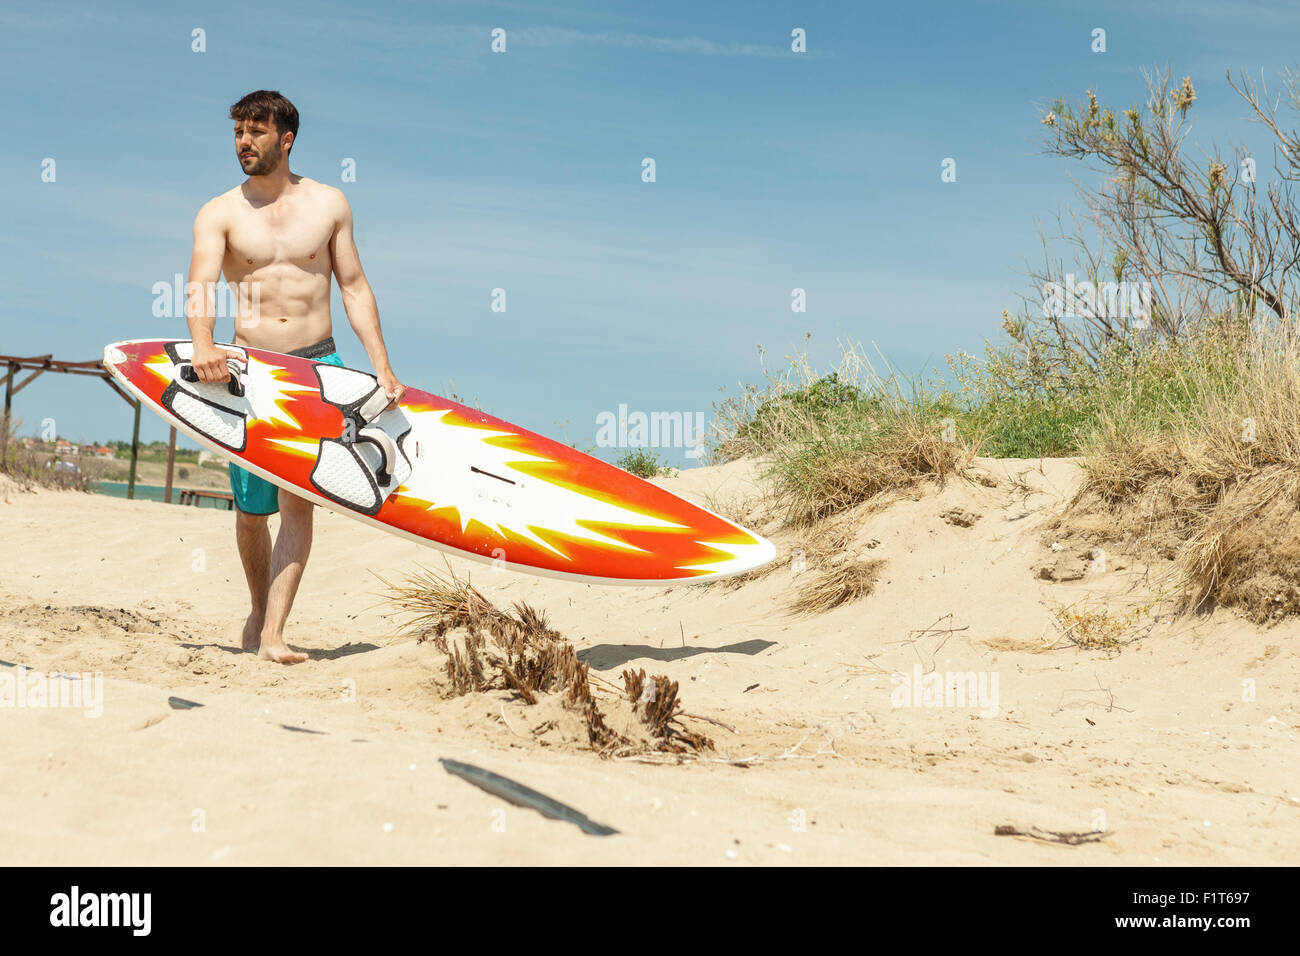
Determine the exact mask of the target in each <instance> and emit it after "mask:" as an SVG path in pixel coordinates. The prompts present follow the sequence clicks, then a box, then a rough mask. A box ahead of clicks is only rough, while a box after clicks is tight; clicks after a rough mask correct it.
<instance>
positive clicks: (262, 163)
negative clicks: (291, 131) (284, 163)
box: [239, 145, 284, 176]
mask: <svg viewBox="0 0 1300 956" xmlns="http://www.w3.org/2000/svg"><path fill="white" fill-rule="evenodd" d="M283 155H284V154H283V153H281V152H280V147H279V146H278V145H277V146H273V147H271V149H270V151H267V152H262V153H258V155H257V160H256V161H255V162H254V163H253V165H252V166H251V167H250V168H248V169H244V172H245V173H247V174H248V175H249V176H267V175H270V174H271V173H273V172H275V170H276V169H277V167H279V165H280V159H281V157H282V156H283ZM239 165H240V168H243V165H244V163H243V160H242V159H241V160H240V163H239Z"/></svg>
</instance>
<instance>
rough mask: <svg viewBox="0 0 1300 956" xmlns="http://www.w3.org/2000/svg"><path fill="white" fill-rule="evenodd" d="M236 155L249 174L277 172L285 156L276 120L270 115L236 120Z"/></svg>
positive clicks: (262, 174) (260, 174)
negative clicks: (261, 117)
mask: <svg viewBox="0 0 1300 956" xmlns="http://www.w3.org/2000/svg"><path fill="white" fill-rule="evenodd" d="M286 135H289V136H291V135H292V134H286ZM291 141H292V140H291ZM235 155H236V156H237V157H238V159H239V165H240V166H241V167H243V170H244V172H245V173H246V174H247V175H249V176H265V175H267V174H268V173H272V172H275V169H276V167H277V166H279V165H280V160H281V159H282V158H283V156H284V150H283V148H282V147H281V145H280V134H279V132H278V131H277V130H276V128H275V122H274V121H273V120H271V119H270V118H269V117H268V118H266V119H249V120H235Z"/></svg>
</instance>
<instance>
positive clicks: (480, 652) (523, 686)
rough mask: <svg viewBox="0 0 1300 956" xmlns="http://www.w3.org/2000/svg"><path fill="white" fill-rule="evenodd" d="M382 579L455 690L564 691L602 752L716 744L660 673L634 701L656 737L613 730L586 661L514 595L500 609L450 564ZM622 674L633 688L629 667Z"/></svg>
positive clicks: (641, 683) (526, 697) (526, 696)
mask: <svg viewBox="0 0 1300 956" xmlns="http://www.w3.org/2000/svg"><path fill="white" fill-rule="evenodd" d="M384 583H385V584H387V585H388V588H389V591H390V594H391V600H392V602H393V603H394V604H395V605H396V606H397V608H398V609H399V610H400V611H402V612H405V613H407V614H409V615H411V617H410V619H409V620H407V622H406V623H405V625H404V628H403V630H405V631H407V632H410V631H415V632H416V633H417V641H418V642H424V641H426V640H427V641H432V642H433V644H434V646H436V647H437V648H438V650H440V651H441V652H442V653H443V654H445V655H446V657H447V662H446V665H445V668H446V672H447V677H448V680H449V682H450V685H451V696H455V697H460V696H463V695H465V694H471V693H482V692H483V691H487V690H510V691H513V692H514V693H516V694H518V695H519V697H520V699H522V700H523V701H524V702H525V703H527V704H536V703H537V701H538V698H539V695H541V694H560V695H562V699H563V702H564V705H565V706H566V707H568V708H569V709H571V710H574V711H577V712H578V713H580V714H582V715H583V718H584V721H585V723H586V727H587V737H588V741H589V742H590V744H591V747H592V749H593V750H595V751H596V752H597V753H599V754H600V755H601V756H625V755H628V754H633V753H640V752H646V751H647V750H648V751H659V752H665V753H684V752H687V751H688V750H689V751H699V750H712V749H713V741H711V740H710V739H709V738H708V737H706V736H704V735H703V734H699V733H695V732H693V731H691V730H688V729H687V728H686V727H684V726H682V725H681V723H680V721H679V719H678V718H679V717H680V716H681V708H680V707H679V706H678V702H677V684H676V683H674V682H671V681H669V680H668V678H667V677H662V676H661V677H653V678H651V679H650V680H651V681H652V682H653V687H654V688H655V690H654V691H653V692H652V693H650V694H648V697H647V702H646V704H645V707H644V708H641V707H635V706H634V710H635V711H636V713H637V716H638V717H639V718H640V719H641V720H642V721H643V722H644V723H645V724H646V726H647V729H648V730H649V733H650V736H651V738H652V740H653V741H654V744H653V745H652V746H651V747H649V748H646V747H643V746H640V745H638V743H637V742H635V741H633V740H630V739H628V738H627V737H625V736H624V735H622V734H620V733H618V732H617V731H615V730H613V729H612V728H611V727H610V726H609V724H608V722H607V720H606V717H605V715H604V713H602V711H601V709H600V706H599V705H598V704H597V702H596V699H595V697H594V696H593V695H592V692H591V679H590V673H589V669H588V666H587V665H586V664H584V663H583V662H582V661H580V660H578V656H577V651H576V650H575V649H574V647H573V645H572V644H570V643H569V642H568V641H567V640H565V638H564V637H563V636H562V635H561V634H560V633H559V632H558V631H556V630H555V629H554V628H552V627H551V626H550V625H549V624H548V623H547V621H546V616H545V615H544V614H543V613H542V612H540V611H538V610H536V609H534V608H532V607H530V606H528V605H527V604H523V603H521V602H516V603H515V604H514V605H513V606H512V608H511V610H510V611H502V610H501V609H499V608H497V607H496V606H495V605H493V604H492V602H491V601H489V600H488V599H487V598H486V597H484V596H483V595H482V594H481V593H480V592H479V591H478V590H477V589H476V588H474V587H472V586H471V585H470V584H469V583H468V582H467V581H462V580H461V579H460V578H458V577H457V576H456V574H455V573H454V572H452V571H451V570H450V568H449V569H448V573H447V575H446V576H442V575H438V574H436V573H434V572H432V571H428V570H425V569H421V571H420V572H419V573H417V574H413V575H410V576H408V577H407V579H406V580H405V582H404V583H402V584H397V585H394V584H389V583H388V582H384ZM455 629H461V630H463V631H464V632H465V637H464V641H463V645H464V650H463V651H462V649H461V647H460V646H459V645H457V644H456V643H455V642H453V641H449V640H448V639H447V634H448V633H449V632H450V631H452V630H455ZM644 674H645V672H644V671H642V672H641V676H640V677H639V678H638V681H637V684H636V688H637V691H636V695H635V696H634V697H633V698H632V700H633V703H634V705H635V704H636V703H637V702H638V701H639V700H640V699H641V695H642V693H643V692H644V691H645V688H646V687H647V686H648V685H646V684H645V678H644ZM623 677H624V683H625V686H626V687H627V688H628V692H629V694H630V693H631V686H632V685H631V684H630V683H629V674H628V672H625V673H624V675H623Z"/></svg>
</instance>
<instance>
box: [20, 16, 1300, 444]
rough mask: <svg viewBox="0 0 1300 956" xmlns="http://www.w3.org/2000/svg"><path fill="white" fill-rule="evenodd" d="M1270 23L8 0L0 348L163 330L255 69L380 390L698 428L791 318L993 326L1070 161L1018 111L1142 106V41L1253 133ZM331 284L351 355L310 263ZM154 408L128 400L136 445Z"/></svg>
mask: <svg viewBox="0 0 1300 956" xmlns="http://www.w3.org/2000/svg"><path fill="white" fill-rule="evenodd" d="M1297 27H1300V6H1297V5H1296V4H1294V3H1292V2H1277V3H1273V2H1264V3H1254V4H1235V3H1227V2H1206V0H1192V2H1190V3H1152V4H1142V3H1137V4H1132V3H1127V2H1124V3H1119V2H1089V3H1072V2H1065V3H1049V4H1043V3H1041V2H994V3H980V4H971V3H966V2H945V3H925V2H909V3H890V4H876V3H868V2H841V3H823V2H789V3H781V2H712V3H701V2H698V0H695V2H675V0H656V2H655V3H651V4H647V3H616V2H570V3H563V2H562V3H546V4H541V3H492V2H463V3H462V2H433V3H386V2H382V0H374V2H369V3H365V4H357V3H335V2H328V0H323V2H322V0H313V2H310V3H273V4H263V3H244V2H239V0H231V2H223V3H221V4H215V3H191V4H187V3H183V2H173V3H166V4H163V3H157V4H136V3H131V2H120V3H113V4H111V5H110V4H80V3H76V2H60V3H59V4H44V3H42V4H35V3H31V4H27V3H21V2H18V3H15V2H12V0H6V3H5V5H4V7H3V9H2V10H0V102H2V103H3V104H4V107H3V115H4V118H5V121H6V122H5V125H6V134H7V135H5V136H4V142H3V145H0V282H3V293H0V354H5V355H21V356H25V355H44V354H47V353H52V354H53V356H54V357H55V358H58V359H65V360H71V361H80V360H87V359H98V358H99V357H100V356H101V354H102V350H103V346H104V345H105V344H107V343H109V342H113V341H117V340H121V339H129V338H145V337H160V338H161V337H175V338H187V337H188V332H187V331H186V328H185V324H184V320H183V318H180V317H168V316H161V317H160V316H155V314H154V311H155V299H156V294H155V292H154V291H153V290H154V287H155V284H157V283H159V282H163V283H171V282H172V281H173V277H174V276H175V275H176V274H177V273H181V274H184V273H185V272H186V270H187V268H188V264H189V257H190V251H191V230H192V223H193V219H194V215H195V213H196V212H197V211H198V209H199V207H200V206H201V205H203V203H204V202H205V201H207V200H208V199H209V198H211V197H212V196H214V195H217V194H219V193H222V192H225V191H227V190H228V189H230V188H232V187H233V186H235V185H237V184H238V183H239V182H240V181H241V180H242V178H243V176H242V173H241V172H240V170H239V167H238V164H237V162H236V158H235V154H234V146H233V138H232V133H231V127H232V123H231V121H230V120H229V119H228V110H229V107H230V104H231V103H233V102H234V101H235V100H237V99H238V98H239V97H240V96H242V95H243V94H244V93H246V92H249V91H251V90H254V89H259V88H267V89H276V90H279V91H280V92H282V93H284V94H285V95H286V96H288V97H289V98H290V99H291V100H292V101H293V102H294V103H295V105H296V106H297V107H298V110H299V112H300V114H301V117H302V121H301V128H300V130H299V135H298V138H297V140H296V141H295V144H294V148H293V155H292V168H293V170H294V171H295V172H296V173H300V174H302V175H305V176H309V177H311V178H313V179H316V180H319V181H320V182H324V183H329V184H331V185H334V186H338V187H339V188H341V189H343V190H344V191H345V193H346V194H347V197H348V200H349V202H350V203H351V205H352V209H353V214H354V217H355V237H356V241H357V245H358V249H359V251H360V254H361V261H362V264H363V266H364V268H365V271H366V274H367V276H368V278H369V280H370V284H371V286H372V287H373V289H374V291H375V295H376V298H377V301H378V304H379V313H380V318H381V321H382V325H383V330H384V335H385V339H386V341H387V344H388V349H389V352H390V355H391V357H392V362H393V367H394V370H395V371H396V373H397V375H398V377H399V379H400V380H401V381H402V382H404V383H405V384H407V385H409V386H414V387H418V388H422V389H424V390H426V391H430V392H434V393H437V394H444V395H445V394H449V393H451V392H453V391H454V392H455V393H457V394H459V395H460V396H461V397H462V398H464V399H468V400H470V401H472V402H473V403H475V404H477V405H479V406H480V407H481V408H483V409H484V410H485V411H487V412H490V413H491V414H493V415H496V416H498V417H500V418H504V419H506V420H508V421H512V422H515V423H517V424H519V425H521V426H523V427H525V428H529V429H531V430H533V431H537V432H540V433H542V434H545V435H548V436H550V437H553V438H559V439H562V440H565V441H568V442H571V443H573V444H576V445H577V446H578V447H580V448H583V449H584V450H586V449H591V448H593V446H595V445H596V442H597V423H598V421H599V420H600V417H601V416H602V414H604V415H605V416H606V417H608V416H609V415H610V414H613V415H615V416H617V415H618V414H619V413H620V410H624V411H626V412H627V413H634V412H637V411H641V412H645V413H647V414H648V413H651V412H681V413H684V414H685V415H689V416H691V417H692V419H694V417H695V416H696V415H699V416H702V417H703V419H704V420H705V421H708V420H710V419H711V418H712V414H713V412H712V410H713V405H714V403H715V402H718V401H721V400H722V399H724V398H726V397H728V396H730V395H734V394H736V393H737V391H738V390H739V386H740V384H741V383H745V382H760V381H761V380H762V369H761V367H760V363H759V346H762V347H763V348H764V349H765V350H766V353H767V356H768V364H769V366H774V365H775V366H779V365H780V364H781V356H783V355H787V354H790V353H792V352H794V351H797V350H799V349H801V348H803V347H804V342H805V339H806V335H807V334H808V333H811V336H812V337H811V340H809V341H810V345H809V354H810V357H811V358H812V360H813V362H814V364H815V365H816V366H817V367H818V368H829V367H830V366H831V365H833V364H834V361H835V358H836V357H837V355H838V354H839V349H838V346H837V342H839V341H843V340H851V341H857V342H862V343H864V344H865V345H866V346H867V347H868V349H869V350H870V351H871V353H872V354H875V353H876V352H877V351H878V352H879V353H881V354H883V355H884V356H885V357H886V358H887V359H888V361H889V362H890V363H891V364H892V365H893V366H894V367H896V368H897V369H899V370H900V371H902V372H903V373H904V374H906V375H910V376H915V375H919V374H923V373H925V372H926V370H928V369H931V368H934V367H938V366H942V365H943V357H944V355H945V354H949V353H953V352H956V351H959V350H965V351H968V352H979V351H981V350H982V348H983V343H984V341H985V340H986V339H989V338H991V339H994V340H996V339H998V338H999V336H1000V334H1001V333H1000V324H1001V312H1002V310H1003V309H1009V310H1012V311H1015V310H1017V309H1018V308H1019V307H1020V305H1021V300H1022V297H1023V296H1025V295H1027V294H1028V293H1029V292H1030V291H1031V289H1030V286H1029V282H1028V279H1027V276H1026V270H1027V268H1028V265H1027V263H1029V262H1031V261H1034V260H1036V259H1038V258H1040V257H1041V246H1040V240H1039V236H1038V224H1039V223H1040V222H1042V223H1043V224H1044V225H1045V226H1047V227H1048V229H1049V230H1050V228H1051V227H1052V225H1053V223H1054V221H1055V217H1056V215H1057V214H1058V212H1061V211H1062V210H1064V209H1066V208H1069V207H1071V206H1076V207H1077V198H1076V196H1075V181H1076V180H1077V181H1078V182H1080V183H1082V184H1085V185H1087V184H1089V183H1095V182H1097V181H1099V179H1098V177H1099V174H1098V173H1097V172H1096V171H1093V170H1089V169H1087V168H1086V167H1082V166H1079V165H1077V164H1072V163H1070V162H1068V161H1066V160H1063V159H1060V158H1057V157H1051V156H1048V155H1045V153H1044V146H1043V144H1044V140H1043V127H1042V126H1041V124H1040V120H1041V116H1042V113H1043V109H1044V107H1045V105H1046V104H1048V103H1050V102H1051V101H1052V100H1054V99H1055V98H1056V97H1058V96H1065V97H1067V98H1068V99H1070V100H1072V101H1078V100H1081V99H1082V97H1083V95H1084V91H1085V90H1089V89H1091V90H1093V91H1095V92H1096V93H1097V94H1098V96H1099V97H1100V99H1101V100H1102V102H1103V103H1108V104H1114V105H1117V106H1127V105H1130V104H1132V103H1136V102H1141V100H1142V98H1143V78H1142V72H1143V70H1144V69H1147V70H1149V69H1153V68H1168V69H1170V70H1171V71H1172V72H1173V74H1174V75H1175V77H1176V78H1178V79H1181V77H1183V76H1186V75H1190V76H1191V77H1192V79H1193V82H1194V83H1195V84H1196V88H1197V92H1198V100H1197V103H1196V107H1195V110H1194V116H1195V117H1196V126H1195V129H1194V131H1193V135H1192V139H1191V140H1190V141H1189V146H1191V147H1192V148H1198V147H1199V148H1203V149H1205V150H1207V151H1208V150H1209V149H1210V148H1211V146H1212V144H1214V143H1218V144H1221V145H1224V144H1230V143H1232V142H1241V141H1250V140H1251V138H1252V137H1253V138H1254V139H1256V140H1258V139H1259V137H1260V133H1259V132H1258V128H1257V127H1252V126H1251V124H1249V123H1248V122H1246V117H1245V114H1246V110H1245V108H1244V104H1243V103H1242V102H1241V101H1240V100H1239V99H1238V98H1237V96H1236V94H1235V93H1233V92H1232V90H1231V89H1229V87H1228V85H1227V83H1226V80H1225V71H1228V70H1232V71H1233V72H1234V74H1236V73H1237V72H1240V71H1246V72H1248V73H1251V74H1253V75H1255V76H1256V77H1259V76H1261V75H1262V76H1263V77H1264V78H1265V79H1266V80H1267V81H1268V83H1269V87H1270V89H1280V86H1281V84H1280V76H1281V74H1282V71H1284V70H1285V69H1286V68H1287V67H1289V66H1291V65H1293V63H1294V60H1293V59H1291V58H1292V57H1294V46H1295V44H1294V40H1295V37H1296V35H1297ZM1097 29H1101V30H1104V31H1105V43H1106V49H1105V51H1104V52H1096V51H1094V49H1093V31H1094V30H1097ZM496 30H500V31H504V39H505V50H504V52H494V51H493V49H492V43H493V31H496ZM795 30H802V31H803V32H804V35H805V36H806V51H804V52H795V51H794V50H792V42H793V40H792V31H795ZM195 31H202V32H201V33H200V34H198V36H199V37H200V38H201V40H202V44H201V46H202V49H201V50H196V49H195V47H196V45H199V44H198V43H196V39H195V37H196V33H195ZM1290 118H1291V119H1294V114H1291V117H1290ZM647 158H650V159H652V160H653V162H654V170H655V180H654V181H653V182H646V181H644V180H643V172H642V171H643V161H644V160H645V159H647ZM49 160H53V167H52V168H53V171H54V177H53V181H52V182H51V181H46V180H48V179H49V176H48V172H47V171H48V169H50V168H51V167H50V164H49V162H48V161H49ZM945 160H951V161H953V162H954V163H955V171H956V180H955V181H954V182H944V181H943V179H942V176H941V174H942V172H943V164H944V162H945ZM349 166H350V167H354V168H355V182H348V181H344V179H343V171H344V169H345V167H349ZM1266 166H1267V163H1263V162H1262V163H1261V178H1262V179H1264V178H1266V176H1267V174H1268V172H1270V171H1269V170H1267V169H1266V168H1265V167H1266ZM43 173H46V175H44V176H43ZM497 289H502V290H504V291H505V303H506V310H505V311H504V312H501V311H494V310H493V295H494V290H497ZM795 289H802V290H804V294H805V297H806V311H803V312H795V311H792V308H791V305H792V292H793V290H795ZM332 310H333V318H334V329H335V337H336V340H337V341H338V343H339V345H340V352H341V354H342V356H343V359H344V361H345V362H346V363H347V364H349V365H354V366H357V367H368V366H367V364H366V361H367V360H366V356H365V352H364V350H363V349H362V348H361V346H360V344H359V342H358V341H357V339H356V337H355V335H354V334H353V333H352V332H351V330H350V329H349V327H348V324H347V320H346V313H345V311H344V309H343V306H342V302H341V299H340V298H339V295H338V293H337V290H336V291H335V292H334V296H333V303H332ZM230 334H231V329H230V321H229V320H226V321H225V323H224V324H219V325H218V340H222V339H223V338H224V339H227V340H228V338H229V336H230ZM14 403H15V408H14V414H15V416H16V417H18V418H21V419H22V420H23V422H24V424H23V427H22V432H23V433H25V434H34V433H35V432H36V431H37V429H38V428H39V427H40V423H41V422H42V421H44V420H45V419H53V420H54V422H55V423H56V427H57V431H58V433H59V435H60V436H61V437H66V438H69V439H71V440H73V441H78V442H80V441H90V440H98V441H104V440H114V439H129V437H130V428H131V412H130V409H129V407H128V406H127V405H126V403H125V402H123V401H122V400H121V399H120V398H118V397H116V396H114V395H113V394H112V393H111V392H110V391H109V389H108V387H107V386H106V385H103V384H101V383H99V382H96V381H93V380H87V379H83V378H74V377H72V376H64V375H54V374H47V375H44V376H42V377H41V378H39V379H37V380H36V381H35V382H34V383H33V384H31V385H30V386H28V387H27V388H26V389H24V390H23V391H22V392H21V393H19V394H18V395H17V396H16V397H15V399H14ZM166 433H167V429H166V426H165V425H164V424H163V422H162V420H161V419H159V418H157V417H155V416H152V415H146V416H145V420H144V422H143V427H142V437H143V439H144V440H146V441H152V440H165V438H166ZM181 444H182V446H185V445H187V444H188V442H187V441H186V440H185V439H183V438H182V441H181ZM624 450H625V449H623V448H618V447H614V448H608V447H599V448H596V449H595V451H596V453H597V454H599V455H601V456H602V457H605V458H607V459H610V460H613V459H616V458H617V457H618V456H619V455H620V454H622V453H623V451H624ZM658 453H659V455H660V458H661V459H662V460H665V461H667V462H669V463H670V464H673V465H675V466H677V467H690V466H692V465H694V464H696V463H697V461H696V460H695V459H693V458H692V457H690V456H689V455H688V453H687V450H686V449H683V448H666V449H660V450H659V451H658Z"/></svg>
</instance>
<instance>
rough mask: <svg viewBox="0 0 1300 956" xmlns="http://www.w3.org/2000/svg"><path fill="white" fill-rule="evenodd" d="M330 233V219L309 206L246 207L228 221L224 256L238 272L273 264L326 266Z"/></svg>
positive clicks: (303, 266) (331, 227)
mask: <svg viewBox="0 0 1300 956" xmlns="http://www.w3.org/2000/svg"><path fill="white" fill-rule="evenodd" d="M333 234H334V220H333V218H332V217H330V216H328V215H322V214H321V213H319V212H313V211H312V210H310V209H293V210H277V209H275V208H274V206H267V207H265V208H263V209H253V210H247V211H245V212H244V213H242V214H241V215H239V216H238V217H236V218H235V220H234V222H232V223H231V226H230V229H229V231H228V232H227V234H226V256H227V259H228V260H234V261H233V262H232V263H231V264H232V265H234V266H236V267H237V268H238V271H241V272H245V271H248V270H253V269H258V268H261V267H262V266H267V265H272V264H275V263H292V264H294V265H297V266H300V267H302V268H304V269H312V268H313V267H317V268H319V267H327V266H328V263H329V243H330V237H331V236H333Z"/></svg>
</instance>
